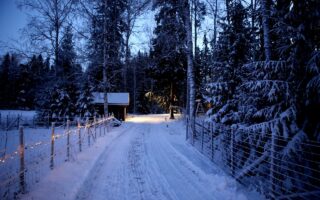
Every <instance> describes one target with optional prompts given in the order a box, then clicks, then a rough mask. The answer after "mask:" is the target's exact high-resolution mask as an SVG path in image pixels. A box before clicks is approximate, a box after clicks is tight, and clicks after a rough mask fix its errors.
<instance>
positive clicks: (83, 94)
mask: <svg viewBox="0 0 320 200" xmlns="http://www.w3.org/2000/svg"><path fill="white" fill-rule="evenodd" d="M92 92H94V88H93V86H92V85H90V81H89V78H87V79H86V80H84V81H83V84H82V88H81V91H80V95H79V99H78V102H77V113H78V114H79V115H80V116H81V117H91V116H93V115H94V114H95V109H94V106H93V94H92Z"/></svg>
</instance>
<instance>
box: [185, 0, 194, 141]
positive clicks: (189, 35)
mask: <svg viewBox="0 0 320 200" xmlns="http://www.w3.org/2000/svg"><path fill="white" fill-rule="evenodd" d="M184 4H185V6H184V17H185V28H186V32H187V38H186V40H187V45H186V54H187V62H188V68H187V74H188V75H187V77H188V83H189V89H190V90H189V97H188V98H189V104H190V105H189V108H190V123H191V131H192V133H194V122H195V121H194V120H195V119H194V115H195V109H194V104H195V82H194V67H193V54H192V27H191V20H190V5H189V1H188V0H184ZM192 137H193V134H192Z"/></svg>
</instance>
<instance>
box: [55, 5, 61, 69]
mask: <svg viewBox="0 0 320 200" xmlns="http://www.w3.org/2000/svg"><path fill="white" fill-rule="evenodd" d="M54 10H55V18H54V29H55V37H54V64H55V75H57V70H58V69H57V68H58V57H59V31H60V30H59V29H60V27H59V16H58V14H59V13H58V1H57V0H55V2H54Z"/></svg>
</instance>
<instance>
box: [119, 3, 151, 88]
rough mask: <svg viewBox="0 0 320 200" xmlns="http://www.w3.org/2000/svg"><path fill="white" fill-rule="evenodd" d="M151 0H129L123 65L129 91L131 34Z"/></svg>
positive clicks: (125, 86)
mask: <svg viewBox="0 0 320 200" xmlns="http://www.w3.org/2000/svg"><path fill="white" fill-rule="evenodd" d="M150 3H151V0H127V7H126V18H125V21H126V30H125V40H124V46H125V65H124V67H123V72H122V73H123V89H124V91H127V70H128V67H129V61H130V46H129V41H130V36H131V34H132V30H133V28H134V25H135V22H136V20H137V18H138V17H139V16H140V15H141V14H142V12H143V11H145V10H146V8H148V6H149V5H150Z"/></svg>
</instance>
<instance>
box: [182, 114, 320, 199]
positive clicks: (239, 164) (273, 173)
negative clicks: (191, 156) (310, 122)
mask: <svg viewBox="0 0 320 200" xmlns="http://www.w3.org/2000/svg"><path fill="white" fill-rule="evenodd" d="M187 127H188V128H187V130H189V131H188V132H187V135H188V137H187V138H190V141H191V143H192V144H193V145H194V146H195V148H197V149H198V150H199V151H200V152H201V153H203V154H204V155H206V156H207V157H209V158H210V159H211V160H212V161H213V162H214V163H216V164H217V165H219V166H220V167H221V168H223V169H224V170H225V171H226V172H227V173H228V174H230V175H231V176H232V177H234V178H235V179H237V180H238V181H239V182H240V183H241V184H243V185H245V186H247V187H249V188H254V189H255V190H257V191H259V192H260V193H261V194H263V195H264V196H265V197H266V198H270V199H319V198H320V142H317V141H312V140H307V139H305V140H303V141H299V142H297V143H295V144H292V142H291V141H292V140H293V137H294V136H292V137H291V138H290V137H289V138H284V137H283V136H280V135H272V133H270V132H266V133H262V132H254V131H252V130H245V129H241V128H239V127H237V128H231V127H228V126H226V125H223V124H217V123H212V122H206V121H202V120H199V119H198V120H196V122H195V127H194V128H191V123H189V120H187ZM192 130H194V132H193V133H192Z"/></svg>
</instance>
